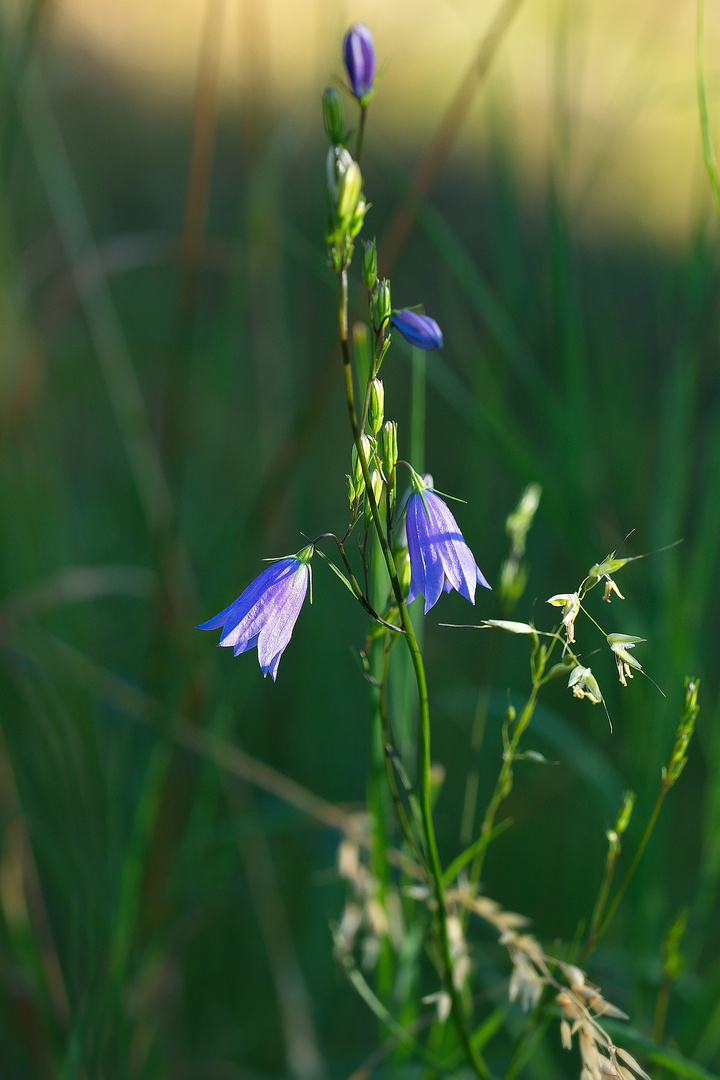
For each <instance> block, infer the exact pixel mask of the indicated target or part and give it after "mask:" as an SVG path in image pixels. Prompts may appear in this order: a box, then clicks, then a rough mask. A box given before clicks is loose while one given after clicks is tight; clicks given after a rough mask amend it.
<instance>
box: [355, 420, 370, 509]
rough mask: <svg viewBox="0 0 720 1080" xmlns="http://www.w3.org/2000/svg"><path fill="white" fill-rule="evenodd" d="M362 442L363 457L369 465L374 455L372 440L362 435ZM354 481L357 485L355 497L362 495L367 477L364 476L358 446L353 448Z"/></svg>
mask: <svg viewBox="0 0 720 1080" xmlns="http://www.w3.org/2000/svg"><path fill="white" fill-rule="evenodd" d="M360 441H361V443H362V448H363V456H364V458H365V460H366V461H367V462H368V464H369V463H370V456H371V454H372V446H371V445H370V440H369V439H368V437H367V435H361V436H360ZM352 479H353V484H354V485H355V495H356V496H360V495H362V493H363V491H364V490H365V477H364V476H363V471H362V466H361V464H360V459H359V457H358V452H357V447H356V446H353V448H352Z"/></svg>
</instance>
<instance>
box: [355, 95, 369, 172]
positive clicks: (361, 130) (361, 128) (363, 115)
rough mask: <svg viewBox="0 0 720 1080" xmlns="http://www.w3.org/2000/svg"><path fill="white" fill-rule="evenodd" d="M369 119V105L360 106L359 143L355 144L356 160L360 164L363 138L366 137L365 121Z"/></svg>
mask: <svg viewBox="0 0 720 1080" xmlns="http://www.w3.org/2000/svg"><path fill="white" fill-rule="evenodd" d="M366 119H367V105H361V106H360V126H359V127H358V136H357V143H356V144H355V160H356V161H357V162H358V163H359V161H360V155H361V154H362V147H363V138H364V137H365V121H366Z"/></svg>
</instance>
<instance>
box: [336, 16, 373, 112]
mask: <svg viewBox="0 0 720 1080" xmlns="http://www.w3.org/2000/svg"><path fill="white" fill-rule="evenodd" d="M343 60H344V61H345V70H346V71H347V76H348V81H349V83H350V89H351V90H352V92H353V94H354V95H355V97H356V98H357V99H358V101H359V102H360V104H361V105H365V104H367V101H368V100H369V98H370V95H371V93H372V88H373V83H374V82H375V46H374V45H373V39H372V34H371V33H370V31H369V30H368V28H367V26H364V25H363V23H354V24H353V26H351V27H350V29H349V30H348V32H347V34H346V35H345V38H344V40H343Z"/></svg>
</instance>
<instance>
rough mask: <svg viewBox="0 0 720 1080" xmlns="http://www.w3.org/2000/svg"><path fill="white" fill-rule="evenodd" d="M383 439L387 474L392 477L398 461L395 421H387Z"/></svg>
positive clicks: (384, 462) (384, 426)
mask: <svg viewBox="0 0 720 1080" xmlns="http://www.w3.org/2000/svg"><path fill="white" fill-rule="evenodd" d="M381 438H382V455H383V464H384V466H385V474H386V475H387V476H390V474H391V473H392V472H393V470H394V468H395V466H396V465H397V459H398V444H397V424H396V423H395V421H394V420H386V421H385V423H384V424H383V429H382V436H381Z"/></svg>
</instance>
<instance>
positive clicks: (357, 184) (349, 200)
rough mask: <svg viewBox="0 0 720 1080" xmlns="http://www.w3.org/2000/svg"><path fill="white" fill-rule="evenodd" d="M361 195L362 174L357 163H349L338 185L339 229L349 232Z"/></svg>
mask: <svg viewBox="0 0 720 1080" xmlns="http://www.w3.org/2000/svg"><path fill="white" fill-rule="evenodd" d="M361 194H362V173H361V172H360V166H359V165H358V163H357V161H351V162H350V164H349V165H348V167H347V169H346V170H345V172H344V173H343V174H342V176H341V178H340V182H339V184H338V200H337V208H336V210H337V216H338V222H339V224H340V228H341V229H343V230H349V229H350V227H351V226H352V225H353V223H354V220H355V217H356V214H357V210H358V203H359V202H360V196H361Z"/></svg>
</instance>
